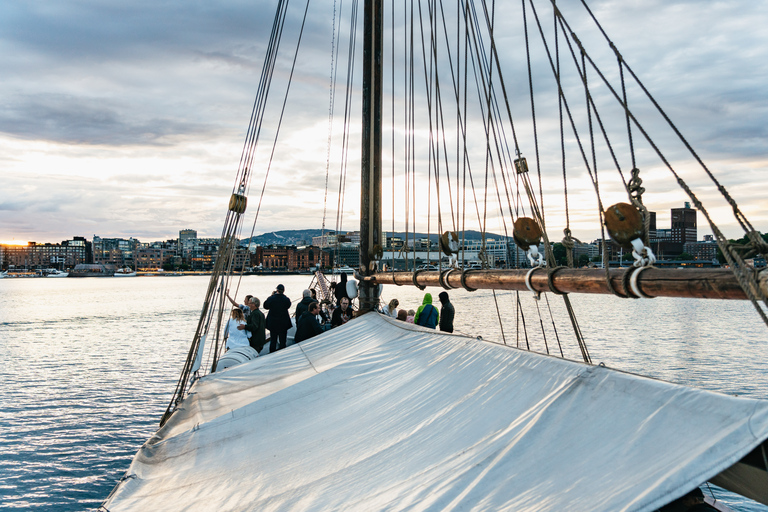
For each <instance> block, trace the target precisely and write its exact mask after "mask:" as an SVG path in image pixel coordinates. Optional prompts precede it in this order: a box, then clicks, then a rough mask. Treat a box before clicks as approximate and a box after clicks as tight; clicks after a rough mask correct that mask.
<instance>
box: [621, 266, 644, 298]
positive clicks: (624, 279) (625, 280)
mask: <svg viewBox="0 0 768 512" xmlns="http://www.w3.org/2000/svg"><path fill="white" fill-rule="evenodd" d="M635 270H637V267H627V270H625V271H624V273H623V274H621V289H622V290H623V291H624V293H625V294H626V295H627V298H628V299H639V298H640V295H635V292H634V290H632V289H631V288H630V286H629V278H630V277H632V273H633V272H634V271H635Z"/></svg>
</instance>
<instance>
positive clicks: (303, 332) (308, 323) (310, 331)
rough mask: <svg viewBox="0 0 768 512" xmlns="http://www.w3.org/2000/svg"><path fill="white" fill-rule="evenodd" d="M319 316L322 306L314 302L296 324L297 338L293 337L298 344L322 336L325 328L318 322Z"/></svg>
mask: <svg viewBox="0 0 768 512" xmlns="http://www.w3.org/2000/svg"><path fill="white" fill-rule="evenodd" d="M319 314H320V304H318V303H317V302H312V303H311V304H310V305H309V306H308V307H307V310H306V311H305V312H304V313H302V315H301V318H299V321H298V322H297V323H296V336H294V337H293V340H294V341H295V342H296V343H299V342H300V341H304V340H308V339H309V338H311V337H312V336H317V335H318V334H322V332H323V327H322V326H321V325H320V323H319V322H318V321H317V315H319Z"/></svg>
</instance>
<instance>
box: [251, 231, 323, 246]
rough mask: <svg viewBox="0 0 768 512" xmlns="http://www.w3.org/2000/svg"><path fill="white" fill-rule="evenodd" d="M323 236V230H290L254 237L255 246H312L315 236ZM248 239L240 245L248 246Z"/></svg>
mask: <svg viewBox="0 0 768 512" xmlns="http://www.w3.org/2000/svg"><path fill="white" fill-rule="evenodd" d="M322 234H323V230H322V229H288V230H283V231H272V232H271V233H264V234H262V235H258V236H254V237H253V238H252V239H253V245H272V244H275V245H297V246H299V245H310V244H311V243H312V237H313V236H320V235H322ZM248 241H249V239H248V238H244V239H242V240H241V241H240V245H248Z"/></svg>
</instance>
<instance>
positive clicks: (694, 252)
mask: <svg viewBox="0 0 768 512" xmlns="http://www.w3.org/2000/svg"><path fill="white" fill-rule="evenodd" d="M683 252H687V253H688V254H690V255H691V257H692V258H693V259H694V260H710V261H711V260H714V259H716V258H717V242H715V241H714V240H710V241H706V240H705V241H703V242H686V243H685V245H684V246H683Z"/></svg>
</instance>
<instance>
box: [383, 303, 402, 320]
mask: <svg viewBox="0 0 768 512" xmlns="http://www.w3.org/2000/svg"><path fill="white" fill-rule="evenodd" d="M399 305H400V301H398V300H397V299H392V300H391V301H389V304H387V305H386V306H384V307H383V308H381V312H382V313H383V314H385V315H387V316H391V317H392V318H397V306H399Z"/></svg>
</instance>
